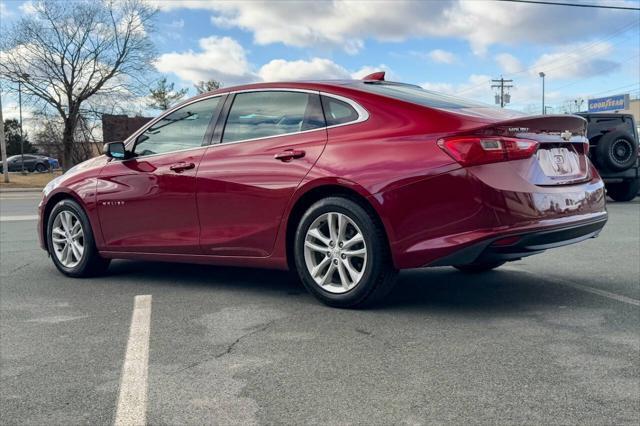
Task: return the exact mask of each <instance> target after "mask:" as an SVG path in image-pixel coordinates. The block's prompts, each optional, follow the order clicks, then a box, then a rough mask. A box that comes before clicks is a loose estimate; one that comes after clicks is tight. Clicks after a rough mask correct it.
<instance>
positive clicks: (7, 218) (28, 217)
mask: <svg viewBox="0 0 640 426" xmlns="http://www.w3.org/2000/svg"><path fill="white" fill-rule="evenodd" d="M25 220H38V215H37V214H27V215H21V216H0V222H22V221H25Z"/></svg>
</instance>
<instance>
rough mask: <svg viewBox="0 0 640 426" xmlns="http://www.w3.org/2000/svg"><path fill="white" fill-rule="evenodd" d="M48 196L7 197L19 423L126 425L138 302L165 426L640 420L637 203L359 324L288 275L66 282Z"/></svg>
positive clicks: (151, 414)
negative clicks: (557, 242) (125, 380)
mask: <svg viewBox="0 0 640 426" xmlns="http://www.w3.org/2000/svg"><path fill="white" fill-rule="evenodd" d="M38 196H39V195H38V194H28V193H10V194H7V193H0V220H1V221H0V281H1V284H0V332H1V335H0V339H1V341H0V343H1V345H0V353H1V365H0V372H1V387H0V396H1V410H0V416H1V417H0V423H2V424H33V425H40V424H60V425H63V424H64V425H68V424H93V425H95V424H112V423H113V422H114V420H115V419H116V407H117V406H118V401H119V391H120V383H121V377H122V374H123V366H124V360H125V356H127V353H128V350H127V342H128V340H129V332H130V327H131V324H132V310H133V306H134V297H135V296H137V295H151V305H150V309H151V315H150V323H149V333H150V334H149V336H150V337H149V339H148V341H149V346H148V367H146V368H148V380H147V382H146V387H145V389H147V393H146V395H145V398H144V399H145V400H144V401H143V402H142V403H145V402H146V408H145V411H146V417H147V419H146V420H147V422H148V423H149V424H155V425H163V424H167V425H178V424H180V425H182V424H220V425H226V424H276V423H277V424H282V423H285V424H311V423H316V424H318V423H322V424H356V423H357V424H412V425H413V424H428V423H456V424H460V423H510V424H513V423H519V424H521V423H526V424H531V423H550V424H569V423H572V424H575V423H584V424H637V422H638V419H639V418H640V261H639V259H640V202H639V201H638V200H636V201H635V202H632V203H613V202H612V203H610V204H609V212H610V219H609V223H608V224H607V226H606V227H605V229H604V231H603V232H602V234H601V236H600V237H599V238H598V239H595V240H589V241H586V242H584V243H581V244H578V245H574V246H570V247H565V248H560V249H556V250H553V251H549V252H547V253H545V254H542V255H539V256H534V257H531V258H528V259H524V260H521V261H518V262H514V263H511V264H509V265H507V266H505V267H503V268H500V269H499V270H497V271H495V272H490V273H486V274H484V275H473V276H472V275H464V274H462V273H460V272H457V271H455V270H454V269H452V268H434V269H423V270H415V271H407V272H403V273H402V274H401V275H400V280H399V285H398V286H397V287H396V289H395V291H394V292H393V293H392V294H391V296H390V297H389V300H388V302H387V303H386V304H385V305H384V306H382V307H379V308H377V309H373V310H360V311H357V310H337V309H332V308H328V307H325V306H322V305H320V304H319V303H318V302H316V301H315V300H314V299H313V298H312V297H311V296H310V295H308V294H306V292H305V290H304V289H303V288H302V286H301V284H299V283H298V282H297V281H296V280H295V279H293V278H291V276H290V275H288V274H286V273H283V272H275V271H265V270H243V269H238V268H220V267H207V266H194V265H176V264H161V263H145V262H130V261H119V262H114V263H113V264H112V266H111V268H110V270H109V274H108V275H107V276H104V277H100V278H95V279H76V280H74V279H69V278H65V277H63V276H62V275H61V274H59V273H58V272H57V271H56V270H55V268H54V266H53V264H52V263H51V262H50V260H49V259H48V258H47V256H46V254H45V252H43V251H42V250H41V249H40V248H39V247H38V245H37V237H36V234H35V220H34V219H33V217H32V215H34V214H35V206H36V205H37V202H38V199H37V198H38ZM137 385H138V386H139V385H140V383H138V384H137Z"/></svg>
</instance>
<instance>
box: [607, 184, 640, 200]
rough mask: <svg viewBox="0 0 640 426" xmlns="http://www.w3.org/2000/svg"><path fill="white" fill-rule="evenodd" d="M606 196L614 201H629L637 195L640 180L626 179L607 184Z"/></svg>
mask: <svg viewBox="0 0 640 426" xmlns="http://www.w3.org/2000/svg"><path fill="white" fill-rule="evenodd" d="M605 186H606V188H607V195H608V196H609V197H611V198H612V199H613V200H614V201H631V200H633V199H634V198H636V195H638V190H640V179H626V180H623V181H622V182H616V183H607V184H606V185H605Z"/></svg>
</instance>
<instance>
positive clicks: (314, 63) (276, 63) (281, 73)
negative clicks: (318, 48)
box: [258, 58, 394, 81]
mask: <svg viewBox="0 0 640 426" xmlns="http://www.w3.org/2000/svg"><path fill="white" fill-rule="evenodd" d="M378 71H385V72H386V79H387V80H389V79H392V78H394V74H393V71H391V70H390V69H389V67H388V66H386V65H384V64H381V65H378V66H371V65H365V66H363V67H361V68H360V69H358V70H356V71H349V70H347V69H346V68H345V67H343V66H341V65H339V64H336V63H335V62H333V61H332V60H330V59H324V58H313V59H311V60H309V61H305V60H297V61H287V60H284V59H274V60H272V61H271V62H269V63H267V64H265V65H263V66H262V67H261V68H260V70H259V71H258V75H259V76H260V78H261V79H262V80H264V81H287V80H333V79H338V80H339V79H361V78H362V77H364V76H366V75H369V74H371V73H374V72H378Z"/></svg>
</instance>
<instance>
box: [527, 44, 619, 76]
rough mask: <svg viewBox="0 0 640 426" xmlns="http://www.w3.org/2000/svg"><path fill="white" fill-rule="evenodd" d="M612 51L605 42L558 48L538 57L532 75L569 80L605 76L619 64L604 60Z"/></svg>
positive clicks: (609, 45) (610, 46)
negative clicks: (539, 74) (542, 73)
mask: <svg viewBox="0 0 640 426" xmlns="http://www.w3.org/2000/svg"><path fill="white" fill-rule="evenodd" d="M612 51H613V46H612V45H611V44H610V43H607V42H596V43H577V44H571V45H567V46H563V47H560V48H558V49H556V50H555V51H554V52H551V53H545V54H544V55H542V56H540V57H539V58H538V59H537V60H536V61H535V62H534V64H533V66H532V67H531V72H532V74H535V75H537V74H538V72H540V71H543V72H545V73H546V74H547V75H548V76H549V77H550V78H554V79H570V78H584V77H592V76H595V75H605V74H609V73H612V72H614V71H617V70H618V69H619V68H620V66H621V64H620V63H618V62H614V61H611V60H609V59H605V58H606V57H607V56H608V55H609V54H611V53H612Z"/></svg>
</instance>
